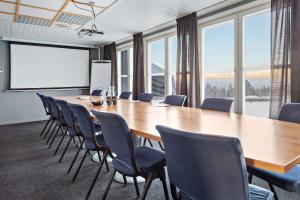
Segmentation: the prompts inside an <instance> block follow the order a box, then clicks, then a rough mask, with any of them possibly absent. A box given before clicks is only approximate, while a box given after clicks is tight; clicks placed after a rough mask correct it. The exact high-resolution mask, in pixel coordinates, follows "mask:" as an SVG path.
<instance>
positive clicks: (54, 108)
mask: <svg viewBox="0 0 300 200" xmlns="http://www.w3.org/2000/svg"><path fill="white" fill-rule="evenodd" d="M45 99H46V101H47V102H48V105H49V107H50V110H51V115H52V119H53V120H54V122H55V126H54V128H53V129H52V131H51V133H50V132H49V133H50V135H49V137H48V139H47V142H46V145H47V144H48V143H49V141H50V139H51V138H52V136H54V138H55V136H56V135H57V134H58V132H59V131H60V130H61V131H62V128H63V124H62V118H61V113H60V109H59V107H58V105H57V104H56V103H55V101H54V99H53V98H52V97H49V96H47V97H45ZM57 128H58V129H57ZM55 130H56V132H55ZM46 136H47V134H45V136H44V138H46ZM49 147H50V146H49Z"/></svg>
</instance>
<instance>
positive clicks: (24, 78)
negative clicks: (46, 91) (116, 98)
mask: <svg viewBox="0 0 300 200" xmlns="http://www.w3.org/2000/svg"><path fill="white" fill-rule="evenodd" d="M10 63H11V69H10V89H40V88H77V87H78V88H81V87H88V86H89V82H90V81H89V50H88V49H74V48H60V47H52V46H34V45H23V44H10Z"/></svg>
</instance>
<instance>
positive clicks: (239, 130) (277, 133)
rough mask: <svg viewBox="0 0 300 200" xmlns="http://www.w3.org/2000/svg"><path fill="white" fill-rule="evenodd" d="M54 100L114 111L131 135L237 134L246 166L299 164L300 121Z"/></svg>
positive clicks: (273, 167) (284, 169) (282, 168)
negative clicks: (169, 131)
mask: <svg viewBox="0 0 300 200" xmlns="http://www.w3.org/2000/svg"><path fill="white" fill-rule="evenodd" d="M84 98H86V99H84ZM56 99H61V100H65V101H67V102H69V103H73V104H80V105H84V106H85V107H86V108H87V109H88V110H89V111H91V110H96V111H103V112H112V113H117V114H119V115H121V116H122V117H123V118H124V119H125V120H126V122H127V124H128V126H129V128H130V129H131V130H132V132H133V134H135V135H137V136H142V137H146V138H149V139H151V140H155V141H161V137H160V135H159V133H158V131H157V130H156V128H155V127H156V125H164V126H168V127H172V128H175V129H180V130H184V131H191V132H195V133H199V134H200V133H201V134H208V135H220V136H229V137H237V138H239V139H240V141H241V144H242V147H243V151H244V156H245V159H246V163H247V165H251V166H255V167H259V168H263V169H266V170H271V171H274V172H278V173H286V172H288V171H289V170H290V169H292V168H293V167H295V166H296V165H297V164H299V163H300V157H299V156H300V124H296V123H290V122H285V121H279V120H273V119H267V118H261V117H253V116H248V115H242V114H234V113H224V112H218V111H211V110H203V109H198V108H188V107H177V106H167V105H159V104H151V103H146V102H136V101H128V100H118V101H117V104H116V105H110V106H108V105H102V106H94V105H93V104H92V103H91V101H90V99H89V96H63V97H56ZM100 123H101V122H100ZM178 151H180V149H178Z"/></svg>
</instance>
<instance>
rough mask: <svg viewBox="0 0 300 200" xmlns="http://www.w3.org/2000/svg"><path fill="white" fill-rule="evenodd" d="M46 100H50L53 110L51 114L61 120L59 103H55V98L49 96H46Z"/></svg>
mask: <svg viewBox="0 0 300 200" xmlns="http://www.w3.org/2000/svg"><path fill="white" fill-rule="evenodd" d="M45 99H46V101H47V102H48V104H49V106H50V110H51V115H52V117H54V119H56V120H59V121H61V118H60V117H61V116H60V110H59V107H58V105H57V104H56V103H55V101H54V99H53V98H52V97H49V96H45Z"/></svg>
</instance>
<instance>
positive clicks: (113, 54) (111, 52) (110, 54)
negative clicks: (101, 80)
mask: <svg viewBox="0 0 300 200" xmlns="http://www.w3.org/2000/svg"><path fill="white" fill-rule="evenodd" d="M104 60H110V61H111V85H112V86H115V91H118V66H117V50H116V43H115V42H113V43H111V44H109V45H106V46H104Z"/></svg>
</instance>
